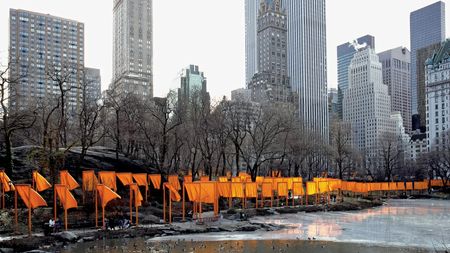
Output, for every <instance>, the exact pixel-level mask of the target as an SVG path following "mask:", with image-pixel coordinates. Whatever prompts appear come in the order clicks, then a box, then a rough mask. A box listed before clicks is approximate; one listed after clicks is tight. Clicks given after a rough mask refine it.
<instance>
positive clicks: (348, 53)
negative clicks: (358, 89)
mask: <svg viewBox="0 0 450 253" xmlns="http://www.w3.org/2000/svg"><path fill="white" fill-rule="evenodd" d="M367 47H369V48H372V49H374V50H375V37H373V36H372V35H366V36H363V37H360V38H358V39H356V40H354V41H353V42H347V43H344V44H342V45H339V46H338V47H337V66H338V69H337V73H338V102H337V113H338V115H339V117H340V118H341V119H342V101H343V99H344V92H345V91H346V90H347V88H348V67H349V66H350V62H351V61H352V59H353V56H354V55H355V53H356V52H358V49H364V48H367Z"/></svg>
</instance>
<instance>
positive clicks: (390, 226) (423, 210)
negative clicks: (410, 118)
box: [63, 200, 450, 253]
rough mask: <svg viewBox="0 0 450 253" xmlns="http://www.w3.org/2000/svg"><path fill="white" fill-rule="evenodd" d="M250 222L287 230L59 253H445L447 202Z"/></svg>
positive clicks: (105, 244)
mask: <svg viewBox="0 0 450 253" xmlns="http://www.w3.org/2000/svg"><path fill="white" fill-rule="evenodd" d="M251 221H252V222H255V223H272V224H273V223H275V224H283V225H285V226H287V228H286V229H283V230H279V231H272V232H233V233H207V234H193V235H180V236H167V237H157V238H152V239H150V240H148V241H146V240H145V239H144V238H135V239H118V240H103V241H95V242H89V243H81V244H76V245H71V246H69V247H68V248H66V249H65V250H63V252H80V253H81V252H83V253H86V252H108V253H109V252H111V253H115V252H200V253H202V252H238V253H243V252H245V253H247V252H263V253H269V252H285V253H287V252H311V253H315V252H321V253H322V252H345V253H353V252H354V253H362V252H364V253H382V252H391V253H394V252H415V253H421V252H436V251H435V250H436V249H440V250H441V251H442V250H445V249H447V250H448V249H450V201H444V200H390V201H389V202H388V203H387V204H386V205H384V206H381V207H377V208H373V209H367V210H362V211H354V212H319V213H298V214H283V215H276V216H265V217H256V218H253V219H252V220H251ZM152 249H158V250H162V251H152ZM299 250H300V251H299Z"/></svg>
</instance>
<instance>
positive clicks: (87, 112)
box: [77, 76, 105, 168]
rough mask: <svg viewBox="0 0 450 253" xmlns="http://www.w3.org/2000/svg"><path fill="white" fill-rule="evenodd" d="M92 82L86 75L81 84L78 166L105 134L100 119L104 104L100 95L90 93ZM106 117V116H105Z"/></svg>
mask: <svg viewBox="0 0 450 253" xmlns="http://www.w3.org/2000/svg"><path fill="white" fill-rule="evenodd" d="M90 85H91V83H90V82H89V81H88V80H87V79H86V76H85V77H84V80H83V82H82V85H81V93H82V98H81V106H80V111H79V113H78V116H77V117H78V129H77V130H78V131H77V133H78V134H77V135H78V138H79V144H80V146H81V153H80V160H79V162H78V168H80V167H81V165H82V163H83V161H84V158H85V157H86V154H87V152H88V150H89V148H91V147H92V146H94V145H95V144H96V143H98V142H99V141H100V140H101V139H102V138H103V137H104V136H105V131H104V129H102V128H101V127H102V125H101V124H100V120H101V119H102V117H101V116H102V114H103V113H104V108H105V107H104V105H103V104H101V102H100V99H101V98H100V97H94V96H93V94H90V93H89V90H88V89H89V86H90ZM103 118H104V117H103Z"/></svg>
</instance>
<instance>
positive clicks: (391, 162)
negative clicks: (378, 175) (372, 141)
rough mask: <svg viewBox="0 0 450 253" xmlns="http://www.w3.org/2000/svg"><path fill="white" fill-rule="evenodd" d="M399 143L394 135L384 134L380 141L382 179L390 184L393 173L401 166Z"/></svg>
mask: <svg viewBox="0 0 450 253" xmlns="http://www.w3.org/2000/svg"><path fill="white" fill-rule="evenodd" d="M401 154H402V148H401V141H400V140H399V138H398V137H397V136H396V135H395V134H394V133H388V132H386V133H384V134H383V135H382V136H381V139H380V159H381V161H382V167H383V172H384V179H385V180H387V181H388V182H390V181H391V180H392V178H393V176H394V173H395V171H396V170H397V169H399V168H400V166H401V158H402V156H401Z"/></svg>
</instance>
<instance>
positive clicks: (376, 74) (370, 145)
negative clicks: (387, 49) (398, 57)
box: [343, 48, 395, 166]
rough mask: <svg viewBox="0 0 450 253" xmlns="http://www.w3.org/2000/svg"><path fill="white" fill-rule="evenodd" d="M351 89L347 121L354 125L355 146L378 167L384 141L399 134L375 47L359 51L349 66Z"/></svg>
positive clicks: (346, 104)
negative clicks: (392, 115)
mask: <svg viewBox="0 0 450 253" xmlns="http://www.w3.org/2000/svg"><path fill="white" fill-rule="evenodd" d="M348 75H349V80H348V88H347V90H346V92H345V93H344V101H343V102H344V104H343V109H344V110H343V113H344V115H343V116H344V121H346V122H349V123H350V125H351V132H352V135H351V136H352V142H353V146H354V147H355V148H356V149H357V150H359V151H360V152H362V153H363V154H364V155H365V161H366V163H367V166H377V165H378V164H379V160H378V159H379V158H380V153H381V141H382V139H383V138H384V136H385V134H387V133H391V134H395V122H394V120H393V119H392V118H391V105H390V103H391V99H390V96H389V93H388V87H387V86H386V85H385V84H383V75H382V66H381V63H380V61H379V60H378V55H377V54H376V53H375V51H374V50H373V49H371V48H366V49H363V50H361V51H359V52H357V53H356V54H355V55H354V57H353V59H352V61H351V63H350V66H349V70H348Z"/></svg>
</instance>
